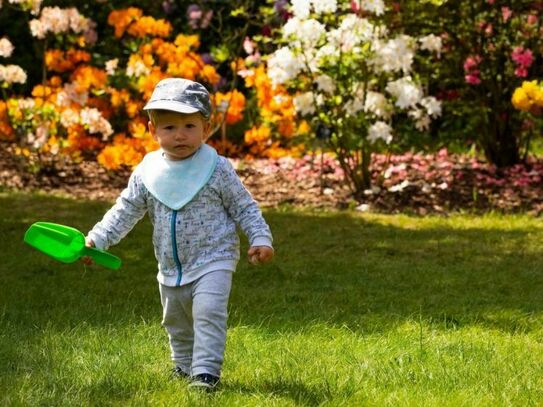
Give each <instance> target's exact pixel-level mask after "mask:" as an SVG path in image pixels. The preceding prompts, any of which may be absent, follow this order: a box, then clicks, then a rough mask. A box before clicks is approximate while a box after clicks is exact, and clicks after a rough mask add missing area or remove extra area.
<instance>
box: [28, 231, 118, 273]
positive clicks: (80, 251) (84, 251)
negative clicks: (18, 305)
mask: <svg viewBox="0 0 543 407" xmlns="http://www.w3.org/2000/svg"><path fill="white" fill-rule="evenodd" d="M24 241H25V242H26V243H28V244H29V245H30V246H32V247H34V248H36V249H38V250H39V251H41V252H43V253H45V254H46V255H48V256H50V257H52V258H54V259H55V260H58V261H61V262H63V263H73V262H74V261H76V260H77V259H79V258H80V257H82V256H88V257H91V258H92V259H93V260H94V262H95V263H96V264H100V265H101V266H104V267H107V268H110V269H113V270H117V269H118V268H119V267H120V266H121V259H119V258H118V257H117V256H114V255H112V254H110V253H108V252H106V251H104V250H100V249H95V248H93V247H86V246H85V236H84V235H83V233H81V232H80V231H79V230H77V229H74V228H72V227H69V226H64V225H59V224H57V223H50V222H36V223H34V224H33V225H31V226H30V227H29V228H28V230H27V231H26V233H25V237H24Z"/></svg>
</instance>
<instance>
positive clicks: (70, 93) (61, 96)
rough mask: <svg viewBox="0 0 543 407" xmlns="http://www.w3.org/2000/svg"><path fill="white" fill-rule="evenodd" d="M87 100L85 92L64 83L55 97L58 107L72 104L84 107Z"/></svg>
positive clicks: (74, 85) (87, 95)
mask: <svg viewBox="0 0 543 407" xmlns="http://www.w3.org/2000/svg"><path fill="white" fill-rule="evenodd" d="M88 98H89V94H88V92H87V91H85V90H83V91H81V90H80V89H79V86H77V85H76V84H75V83H66V84H64V86H63V88H62V90H61V91H60V92H59V93H58V95H57V103H58V104H59V105H60V106H70V105H71V104H72V103H76V104H78V105H80V106H85V105H86V104H87V100H88Z"/></svg>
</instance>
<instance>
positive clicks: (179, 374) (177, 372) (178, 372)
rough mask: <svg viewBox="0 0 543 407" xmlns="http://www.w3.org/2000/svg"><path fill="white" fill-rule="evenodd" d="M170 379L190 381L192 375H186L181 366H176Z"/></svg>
mask: <svg viewBox="0 0 543 407" xmlns="http://www.w3.org/2000/svg"><path fill="white" fill-rule="evenodd" d="M170 377H171V378H172V379H190V375H189V374H188V373H185V372H184V371H183V369H181V368H180V367H179V366H176V367H174V368H173V369H172V371H171V373H170Z"/></svg>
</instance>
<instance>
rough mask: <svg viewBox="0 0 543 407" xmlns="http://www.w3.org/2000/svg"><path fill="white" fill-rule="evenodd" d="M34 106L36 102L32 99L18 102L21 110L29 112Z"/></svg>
mask: <svg viewBox="0 0 543 407" xmlns="http://www.w3.org/2000/svg"><path fill="white" fill-rule="evenodd" d="M34 106H36V101H35V100H34V99H32V98H25V99H18V100H17V107H18V108H19V109H20V110H28V109H32V108H33V107H34Z"/></svg>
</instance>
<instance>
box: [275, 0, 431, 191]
mask: <svg viewBox="0 0 543 407" xmlns="http://www.w3.org/2000/svg"><path fill="white" fill-rule="evenodd" d="M290 12H291V13H292V17H290V18H289V19H288V20H287V21H286V23H285V25H284V26H283V27H282V28H281V30H280V34H281V36H280V38H279V39H278V40H277V42H278V44H279V49H277V50H276V51H275V52H274V53H273V54H272V55H270V57H269V58H268V61H267V66H268V76H269V78H270V80H271V85H272V88H273V87H274V86H276V87H277V86H283V87H284V88H285V89H288V91H289V92H290V93H292V94H293V104H294V108H295V110H296V112H297V114H298V115H299V116H301V117H305V118H307V119H308V120H309V122H310V123H311V126H312V128H313V131H314V132H316V133H317V137H318V138H321V139H324V140H325V141H326V142H327V145H328V146H329V147H331V148H332V150H333V151H334V152H335V153H336V154H337V156H338V159H339V161H340V163H341V165H342V168H343V170H344V172H345V174H346V176H347V179H348V180H349V181H350V183H351V185H352V187H353V190H354V191H355V192H357V193H361V192H362V191H363V190H364V189H366V188H368V187H369V186H370V182H371V177H370V173H369V164H370V157H371V153H372V152H373V151H379V150H380V149H382V148H384V147H385V146H386V145H388V144H390V143H391V142H392V141H393V140H394V138H395V137H399V136H398V135H397V134H395V133H394V130H393V127H394V123H393V120H394V117H395V115H397V114H399V113H403V114H404V115H405V116H407V117H409V118H411V119H412V120H413V121H414V123H415V126H416V128H417V129H419V130H426V129H428V127H429V125H430V120H431V118H435V117H437V116H439V115H440V114H441V104H440V102H439V101H438V100H437V99H436V98H435V97H432V96H424V92H423V89H422V84H421V82H420V80H419V78H418V77H417V75H416V73H415V72H414V71H413V60H414V57H415V53H416V51H417V49H421V50H423V51H427V50H430V51H435V52H439V51H440V43H439V40H438V39H436V38H435V36H434V37H432V36H427V37H424V38H420V39H417V38H415V37H411V36H407V35H404V34H399V35H393V34H391V33H389V32H388V30H387V29H386V27H385V25H384V23H383V22H382V20H380V19H379V16H381V15H383V14H384V13H385V4H384V2H383V1H374V0H372V1H364V0H362V1H353V2H345V1H343V2H342V1H339V2H337V1H335V0H326V1H324V0H322V1H316V0H313V1H311V2H310V1H292V4H291V6H290Z"/></svg>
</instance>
